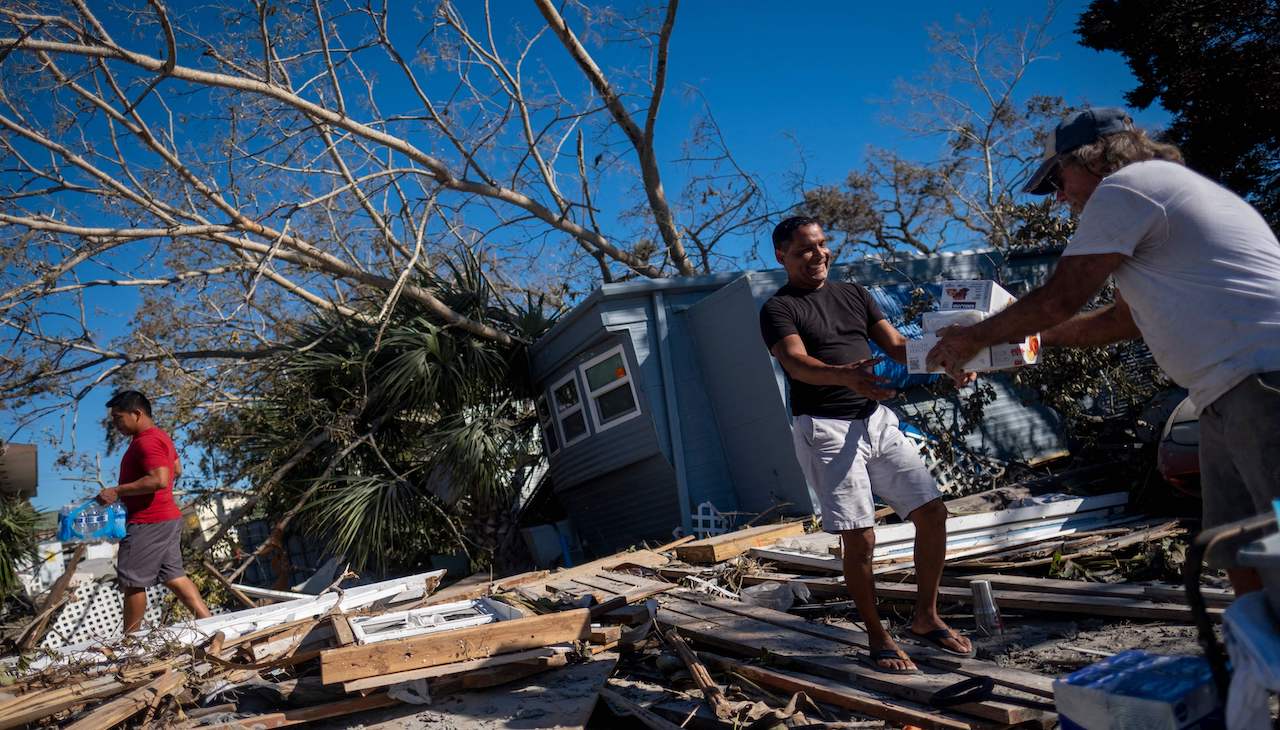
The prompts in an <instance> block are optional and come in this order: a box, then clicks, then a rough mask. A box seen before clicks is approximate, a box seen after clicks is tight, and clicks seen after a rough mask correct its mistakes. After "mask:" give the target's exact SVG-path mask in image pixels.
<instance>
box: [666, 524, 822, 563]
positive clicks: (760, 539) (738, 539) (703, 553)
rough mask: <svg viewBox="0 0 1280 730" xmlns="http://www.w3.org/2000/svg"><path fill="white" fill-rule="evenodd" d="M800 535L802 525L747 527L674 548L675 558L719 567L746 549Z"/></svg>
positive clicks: (802, 530)
mask: <svg viewBox="0 0 1280 730" xmlns="http://www.w3.org/2000/svg"><path fill="white" fill-rule="evenodd" d="M803 534H804V523H803V522H784V523H782V524H778V525H761V526H759V527H748V528H747V529H745V530H738V531H737V532H726V533H725V534H723V535H716V536H715V537H708V538H705V539H702V540H695V541H693V542H691V543H689V544H687V545H682V546H680V547H678V548H676V557H678V558H680V559H681V560H683V561H685V562H686V563H719V562H721V561H724V560H728V559H729V558H736V557H737V556H739V555H741V554H743V553H744V552H746V551H747V550H748V549H750V548H753V547H759V546H761V545H769V544H771V543H774V542H777V541H778V540H781V539H783V538H787V537H796V536H799V535H803Z"/></svg>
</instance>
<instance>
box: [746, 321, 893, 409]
mask: <svg viewBox="0 0 1280 730" xmlns="http://www.w3.org/2000/svg"><path fill="white" fill-rule="evenodd" d="M770 352H772V353H773V356H774V357H776V358H778V362H780V363H782V368H783V369H784V370H786V371H787V374H788V375H790V376H791V377H792V378H794V379H796V380H799V381H801V382H804V383H808V384H810V385H843V386H844V387H846V388H849V389H850V390H852V391H854V392H855V393H857V394H858V395H861V396H863V397H865V398H870V399H872V400H888V399H889V398H892V397H894V396H895V395H897V394H898V393H897V391H895V390H893V389H891V388H886V387H885V385H886V382H887V381H885V379H884V378H881V377H879V376H877V375H875V374H874V373H873V372H872V368H874V367H875V364H876V361H877V359H876V358H870V359H867V360H859V361H858V362H854V363H848V364H846V365H828V364H826V363H825V362H822V361H821V360H819V359H817V358H816V357H813V356H812V355H810V354H809V351H808V349H807V348H805V346H804V340H801V339H800V335H787V336H786V337H783V338H782V339H781V340H778V342H777V343H776V344H774V346H773V349H772V350H770Z"/></svg>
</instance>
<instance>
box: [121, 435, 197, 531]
mask: <svg viewBox="0 0 1280 730" xmlns="http://www.w3.org/2000/svg"><path fill="white" fill-rule="evenodd" d="M162 466H167V467H169V483H168V484H166V485H164V487H163V488H162V489H157V490H156V491H154V492H152V493H151V494H130V495H121V496H120V501H121V502H123V503H124V509H125V513H126V514H127V518H126V520H127V521H128V522H129V523H131V524H133V523H150V522H168V521H169V520H176V519H178V518H180V517H182V512H181V511H179V510H178V505H177V503H176V502H174V501H173V478H174V473H175V472H176V471H177V470H178V450H177V449H175V448H174V447H173V440H172V439H170V438H169V434H167V433H165V432H164V431H161V430H160V429H159V428H156V427H155V426H152V427H151V428H148V429H147V430H146V431H143V432H142V433H140V434H138V435H137V436H134V437H133V441H132V442H130V443H129V448H128V449H126V450H125V452H124V456H123V457H121V459H120V483H121V484H128V483H130V482H134V481H137V480H139V479H141V478H143V477H145V476H146V475H147V472H149V471H151V470H152V469H159V468H160V467H162Z"/></svg>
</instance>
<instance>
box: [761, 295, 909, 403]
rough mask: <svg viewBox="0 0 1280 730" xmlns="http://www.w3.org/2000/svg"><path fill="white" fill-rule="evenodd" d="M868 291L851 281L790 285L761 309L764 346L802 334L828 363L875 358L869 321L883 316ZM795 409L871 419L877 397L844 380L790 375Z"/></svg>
mask: <svg viewBox="0 0 1280 730" xmlns="http://www.w3.org/2000/svg"><path fill="white" fill-rule="evenodd" d="M884 318H885V317H884V314H883V313H882V312H881V311H880V307H878V306H876V303H875V300H873V299H872V298H871V295H870V294H868V293H867V290H866V289H864V288H862V287H861V286H859V285H857V284H853V283H846V282H835V281H828V282H827V283H825V284H824V285H822V286H821V287H818V288H817V289H802V288H800V287H795V286H791V285H790V284H788V285H786V286H784V287H782V288H781V289H779V290H778V292H777V293H776V294H774V295H773V296H772V297H770V298H769V301H767V302H765V303H764V307H762V308H761V309H760V334H761V335H762V336H763V337H764V344H765V347H768V348H769V349H770V350H771V351H772V350H773V346H774V345H775V344H777V343H778V341H779V340H781V339H782V338H783V337H786V336H787V335H793V334H794V335H800V339H801V341H803V342H804V347H805V351H806V352H808V353H809V355H810V356H811V357H814V358H816V359H818V360H821V361H822V362H824V363H826V364H828V365H845V364H847V363H851V362H856V361H858V360H865V359H867V358H869V357H871V343H870V341H869V340H868V339H867V335H868V333H870V331H871V326H872V325H874V324H875V323H876V322H879V321H880V320H882V319H884ZM787 382H788V383H789V384H790V385H791V414H792V415H794V416H802V415H806V416H818V417H820V418H844V419H850V420H852V419H855V418H867V417H869V416H870V415H871V414H872V413H874V412H875V410H876V402H875V401H873V400H869V399H867V398H864V397H862V396H860V395H858V394H857V393H855V392H853V391H852V390H850V389H848V388H846V387H844V386H842V385H810V384H809V383H805V382H802V381H799V380H796V379H795V378H792V377H791V374H790V373H788V374H787Z"/></svg>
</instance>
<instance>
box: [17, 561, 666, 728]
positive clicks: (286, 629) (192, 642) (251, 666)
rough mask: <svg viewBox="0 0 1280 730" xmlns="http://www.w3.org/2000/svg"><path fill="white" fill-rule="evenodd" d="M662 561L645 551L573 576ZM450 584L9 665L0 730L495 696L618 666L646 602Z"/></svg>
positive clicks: (201, 723)
mask: <svg viewBox="0 0 1280 730" xmlns="http://www.w3.org/2000/svg"><path fill="white" fill-rule="evenodd" d="M665 562H667V559H666V558H665V557H663V556H661V555H659V554H657V553H652V552H648V551H638V552H634V553H627V554H625V555H619V556H616V557H614V558H612V559H609V560H606V561H598V562H597V563H593V564H588V565H585V566H582V567H581V568H578V569H577V570H578V571H584V570H585V571H587V572H588V573H591V572H593V571H595V570H599V569H602V568H607V567H623V566H630V565H641V566H643V565H660V564H663V563H665ZM443 575H444V571H434V572H431V573H423V574H419V575H413V576H408V577H405V578H397V579H394V580H389V581H382V582H379V583H373V584H369V585H364V586H358V587H353V588H348V589H345V590H343V589H334V590H330V591H327V592H325V593H322V594H320V595H316V596H301V597H292V598H287V600H282V601H280V602H277V603H272V604H269V605H264V606H259V607H255V608H250V609H246V610H242V611H234V612H228V613H222V614H219V615H216V616H212V617H210V618H206V619H200V620H196V621H190V622H186V623H180V624H175V625H172V626H168V627H163V628H158V629H153V630H149V631H146V632H142V633H139V634H134V635H131V636H130V637H128V638H120V639H116V640H112V641H90V642H82V643H80V644H75V645H69V646H65V647H59V648H58V649H56V650H42V651H38V652H35V653H29V654H27V655H24V656H22V657H21V658H17V657H15V658H11V660H10V662H9V663H10V669H9V672H10V674H11V675H13V676H15V678H16V681H14V682H13V683H12V684H10V685H9V686H8V687H6V688H5V691H4V693H3V694H0V729H3V728H10V727H22V726H24V725H28V724H43V725H57V726H66V727H73V728H85V729H87V728H95V729H98V728H107V727H114V726H116V725H118V724H121V723H126V722H129V723H133V724H138V725H141V726H145V727H150V726H153V725H160V724H163V725H167V726H177V727H217V728H234V727H281V726H285V725H293V724H298V723H303V722H310V721H313V720H319V719H324V718H332V717H339V716H343V715H348V714H351V713H354V712H360V711H365V710H372V709H376V708H383V707H389V706H392V705H397V704H400V703H402V702H408V703H415V704H416V703H427V702H429V701H430V698H431V696H432V695H433V694H440V693H450V692H459V691H471V690H477V689H482V688H486V687H491V686H495V685H500V684H503V683H505V682H510V681H513V680H516V679H520V678H524V677H529V676H531V675H535V674H538V673H541V672H545V671H548V670H553V669H556V668H559V667H565V666H568V665H570V664H578V663H583V662H590V661H592V660H593V659H595V658H596V657H598V656H603V659H604V660H605V661H612V660H613V659H614V657H613V655H606V654H605V653H606V652H608V651H609V650H611V649H612V648H614V647H615V646H616V645H617V642H618V640H619V638H620V636H621V629H620V628H619V627H617V626H616V625H611V624H615V623H616V620H617V619H616V617H615V616H613V615H612V614H614V613H616V612H619V611H622V610H624V609H626V607H627V606H628V605H629V604H630V603H633V602H636V601H641V600H643V599H646V598H648V597H649V596H651V595H652V591H636V592H633V593H630V594H627V595H619V596H610V600H609V602H608V603H607V604H604V605H601V604H599V603H593V604H592V605H590V606H586V605H582V607H578V605H580V604H567V603H563V602H560V603H549V602H548V604H547V605H544V606H540V607H539V608H541V609H542V610H544V611H546V612H545V613H538V612H536V611H533V610H530V609H528V608H526V607H524V606H523V605H522V602H521V601H519V600H503V598H504V596H508V595H510V596H513V597H515V598H518V594H514V593H511V592H510V589H512V588H514V587H516V586H519V585H520V584H522V583H527V582H531V581H536V580H539V579H541V578H544V577H545V576H546V575H547V574H546V572H545V571H543V572H537V573H529V574H524V575H521V576H515V577H513V578H509V579H505V580H502V581H497V582H487V581H486V582H484V583H479V584H466V585H458V586H454V587H451V588H449V589H446V590H443V591H438V592H437V591H436V588H437V586H438V585H439V583H440V580H441V578H442V577H443ZM564 575H565V576H566V577H569V576H572V575H575V572H574V571H572V570H571V571H567V572H566V573H565V574H564ZM670 587H671V586H670V585H664V586H659V587H656V588H655V590H665V589H667V588H670ZM284 596H288V594H283V596H281V597H284ZM602 680H603V677H601V681H602ZM264 695H265V696H266V697H268V700H267V701H266V702H264V701H263V699H262V698H263V697H264Z"/></svg>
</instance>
